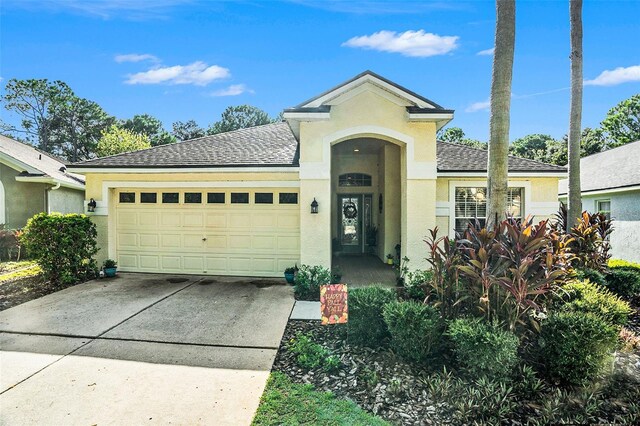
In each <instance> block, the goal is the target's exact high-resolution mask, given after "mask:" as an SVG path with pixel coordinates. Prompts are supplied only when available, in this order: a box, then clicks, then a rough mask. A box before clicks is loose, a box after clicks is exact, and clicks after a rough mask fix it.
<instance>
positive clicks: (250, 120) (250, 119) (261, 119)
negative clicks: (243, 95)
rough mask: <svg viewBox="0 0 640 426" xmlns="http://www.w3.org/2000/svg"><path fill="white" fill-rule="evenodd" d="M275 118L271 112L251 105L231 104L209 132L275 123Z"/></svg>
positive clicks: (213, 133) (210, 133) (212, 133)
mask: <svg viewBox="0 0 640 426" xmlns="http://www.w3.org/2000/svg"><path fill="white" fill-rule="evenodd" d="M274 121H275V120H273V119H272V118H270V117H269V114H267V113H266V112H264V111H263V110H261V109H260V108H256V107H254V106H251V105H239V106H230V107H228V108H227V109H225V110H224V111H223V112H222V117H221V119H220V121H216V122H215V123H213V124H212V125H211V126H210V127H209V129H208V130H207V134H209V135H215V134H217V133H224V132H230V131H232V130H238V129H245V128H247V127H254V126H261V125H263V124H269V123H273V122H274Z"/></svg>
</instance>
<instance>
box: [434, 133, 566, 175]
mask: <svg viewBox="0 0 640 426" xmlns="http://www.w3.org/2000/svg"><path fill="white" fill-rule="evenodd" d="M437 147H438V152H437V159H438V171H439V172H486V171H487V159H488V151H486V150H484V149H479V148H471V147H469V146H466V145H459V144H455V143H450V142H442V141H438V145H437ZM566 171H567V169H566V168H565V167H561V166H555V165H552V164H546V163H542V162H540V161H535V160H529V159H526V158H520V157H514V156H513V155H510V156H509V172H532V173H542V172H553V173H563V172H566Z"/></svg>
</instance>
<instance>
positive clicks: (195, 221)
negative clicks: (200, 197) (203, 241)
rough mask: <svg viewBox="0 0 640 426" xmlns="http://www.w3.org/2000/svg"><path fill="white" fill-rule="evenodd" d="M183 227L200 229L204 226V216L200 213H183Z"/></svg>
mask: <svg viewBox="0 0 640 426" xmlns="http://www.w3.org/2000/svg"><path fill="white" fill-rule="evenodd" d="M183 218H184V220H183V224H184V225H183V226H184V227H185V228H202V227H203V226H204V216H203V214H202V213H197V212H196V213H190V212H189V213H184V214H183Z"/></svg>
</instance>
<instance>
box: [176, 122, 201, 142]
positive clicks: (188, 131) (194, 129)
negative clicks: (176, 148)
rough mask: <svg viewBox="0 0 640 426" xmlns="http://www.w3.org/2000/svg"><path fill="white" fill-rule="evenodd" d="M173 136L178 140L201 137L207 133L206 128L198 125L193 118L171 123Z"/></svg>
mask: <svg viewBox="0 0 640 426" xmlns="http://www.w3.org/2000/svg"><path fill="white" fill-rule="evenodd" d="M172 127H173V132H171V133H172V134H173V136H174V137H175V138H176V139H177V140H179V141H188V140H189V139H195V138H201V137H203V136H205V135H206V134H207V132H206V130H204V129H203V128H202V127H200V126H198V123H196V122H195V120H189V121H176V122H175V123H173V125H172Z"/></svg>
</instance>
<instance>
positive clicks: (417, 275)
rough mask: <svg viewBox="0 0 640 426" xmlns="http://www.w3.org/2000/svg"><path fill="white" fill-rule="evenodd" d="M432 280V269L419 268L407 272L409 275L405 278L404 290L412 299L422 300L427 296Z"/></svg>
mask: <svg viewBox="0 0 640 426" xmlns="http://www.w3.org/2000/svg"><path fill="white" fill-rule="evenodd" d="M432 281H433V272H432V271H423V270H421V269H417V270H415V271H412V272H408V273H407V277H406V279H405V280H404V290H405V291H406V293H407V296H409V298H410V299H412V300H416V301H419V302H422V301H424V300H425V299H426V297H427V291H429V289H430V288H431V285H430V283H431V282H432Z"/></svg>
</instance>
